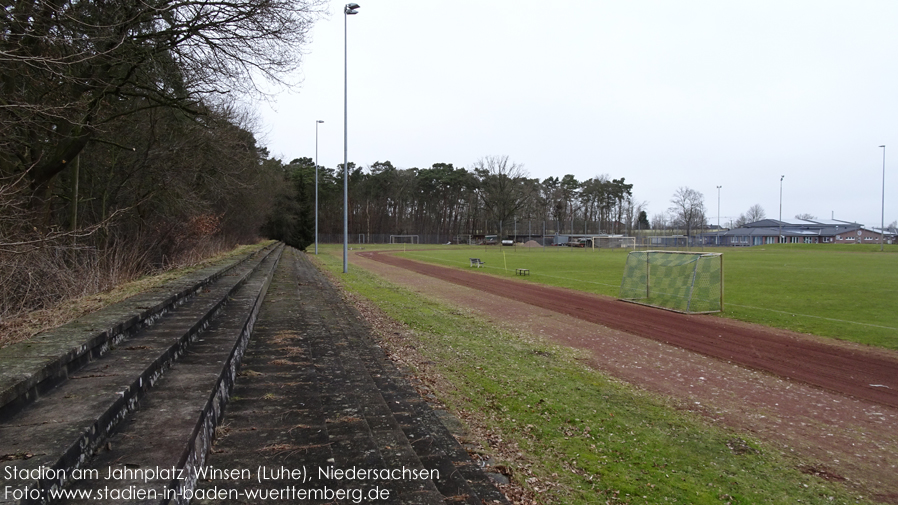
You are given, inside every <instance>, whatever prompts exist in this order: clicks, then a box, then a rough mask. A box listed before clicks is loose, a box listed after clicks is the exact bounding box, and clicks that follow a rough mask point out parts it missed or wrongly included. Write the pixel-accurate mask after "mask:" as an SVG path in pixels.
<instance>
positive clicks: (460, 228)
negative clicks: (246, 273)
mask: <svg viewBox="0 0 898 505" xmlns="http://www.w3.org/2000/svg"><path fill="white" fill-rule="evenodd" d="M266 164H268V165H269V166H271V167H274V168H272V169H273V170H279V171H281V172H282V174H283V180H284V181H285V183H286V184H285V187H287V188H288V191H287V192H285V193H284V194H282V195H280V196H279V198H278V199H277V201H276V202H275V209H274V212H273V214H272V218H271V219H270V220H269V221H268V223H266V226H265V228H264V230H265V232H266V234H267V235H268V236H270V237H273V238H278V239H280V240H283V241H285V242H286V243H288V244H290V245H294V246H296V247H299V248H304V247H305V246H307V245H308V244H310V243H312V242H313V241H314V226H315V223H314V213H315V208H314V206H315V162H314V160H312V159H311V158H297V159H294V160H292V161H291V162H289V163H287V164H284V163H283V162H282V161H280V160H267V161H266ZM632 188H633V185H632V184H628V183H627V182H626V180H625V179H624V178H623V177H622V178H620V179H611V178H609V177H608V176H607V175H601V176H596V177H593V178H590V179H587V180H585V181H578V180H577V179H576V178H575V177H574V176H573V175H570V174H568V175H565V176H563V177H560V178H559V177H548V178H546V179H543V180H539V179H538V178H530V177H529V176H528V174H527V172H526V171H525V170H524V169H523V166H522V165H519V164H517V163H514V162H512V161H510V160H509V158H508V156H486V157H484V158H482V159H480V160H478V161H477V162H475V163H473V164H472V166H471V167H470V168H464V167H455V166H453V165H452V164H451V163H434V164H433V165H431V166H430V167H428V168H417V167H413V168H406V169H400V168H397V167H395V166H393V164H392V163H391V162H390V161H377V162H375V163H372V164H371V165H369V166H367V167H364V168H363V167H359V166H357V165H356V164H354V163H351V162H350V163H349V230H348V233H349V234H350V236H351V237H352V241H355V240H356V237H358V236H360V235H361V236H363V237H365V238H366V241H368V240H370V238H371V237H374V236H384V235H419V236H429V237H437V238H436V240H434V241H439V242H448V241H452V242H454V241H456V240H459V237H467V236H478V235H489V234H497V235H500V236H502V237H507V236H510V234H512V232H513V230H514V227H515V224H517V225H518V228H517V229H518V230H519V231H520V230H523V229H525V228H524V223H528V225H529V227H530V229H531V230H532V229H533V228H532V225H533V224H534V223H536V224H537V229H536V230H534V231H536V233H534V234H536V235H541V234H542V231H543V226H544V225H545V227H546V229H547V230H551V231H552V232H559V233H595V234H602V233H609V234H621V233H627V232H629V231H631V230H634V229H637V228H641V229H647V228H648V227H649V223H648V219H647V216H646V213H645V210H644V204H641V203H638V202H635V201H634V199H633V196H632ZM318 216H319V220H318V230H319V235H330V236H334V235H341V234H342V233H343V166H342V164H340V165H338V166H337V167H336V168H327V167H323V166H319V167H318ZM518 235H522V233H518Z"/></svg>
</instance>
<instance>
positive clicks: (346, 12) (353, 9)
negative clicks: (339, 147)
mask: <svg viewBox="0 0 898 505" xmlns="http://www.w3.org/2000/svg"><path fill="white" fill-rule="evenodd" d="M358 8H359V4H356V3H351V4H346V7H344V8H343V273H344V274H345V273H346V272H348V271H349V150H348V148H347V139H348V137H349V135H348V134H347V126H346V125H347V119H348V117H349V116H348V114H347V112H346V109H347V104H348V103H349V100H348V96H349V92H348V89H349V87H348V82H349V80H348V78H347V75H348V72H347V69H348V65H347V63H346V62H347V59H348V58H347V54H348V52H347V43H346V40H347V38H346V31H347V22H346V20H347V19H349V16H351V15H353V14H358V13H359V11H358V10H357V9H358Z"/></svg>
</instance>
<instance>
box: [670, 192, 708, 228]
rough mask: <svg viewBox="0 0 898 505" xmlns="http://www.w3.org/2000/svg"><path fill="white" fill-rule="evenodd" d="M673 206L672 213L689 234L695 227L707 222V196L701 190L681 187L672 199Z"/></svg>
mask: <svg viewBox="0 0 898 505" xmlns="http://www.w3.org/2000/svg"><path fill="white" fill-rule="evenodd" d="M670 203H671V204H672V206H671V207H670V213H671V214H672V215H673V217H674V220H675V221H677V223H679V224H680V225H681V226H683V228H684V229H685V230H686V235H687V236H689V235H690V234H691V232H692V230H693V229H695V228H698V227H700V226H701V225H702V224H704V222H705V196H704V195H702V194H701V193H700V192H698V191H696V190H694V189H692V188H687V187H681V188H679V189H678V190H677V192H676V193H674V196H673V198H671V199H670Z"/></svg>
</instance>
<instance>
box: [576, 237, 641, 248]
mask: <svg viewBox="0 0 898 505" xmlns="http://www.w3.org/2000/svg"><path fill="white" fill-rule="evenodd" d="M588 240H589V242H591V243H592V248H593V249H620V248H630V249H636V237H589V239H588ZM587 245H588V244H587Z"/></svg>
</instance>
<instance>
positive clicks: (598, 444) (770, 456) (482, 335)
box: [316, 247, 868, 504]
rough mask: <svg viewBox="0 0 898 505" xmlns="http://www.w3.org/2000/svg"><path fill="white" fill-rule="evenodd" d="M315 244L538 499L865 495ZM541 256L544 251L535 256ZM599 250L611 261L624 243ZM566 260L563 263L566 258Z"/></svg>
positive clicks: (852, 499)
mask: <svg viewBox="0 0 898 505" xmlns="http://www.w3.org/2000/svg"><path fill="white" fill-rule="evenodd" d="M366 249H371V248H368V247H366ZM326 251H327V252H326V253H324V254H321V255H319V256H317V257H316V261H317V262H318V263H319V264H322V265H323V266H324V268H326V269H328V270H329V271H330V272H332V273H334V274H335V275H336V279H337V280H338V281H339V282H340V283H341V284H343V286H344V287H345V288H346V289H347V290H349V291H352V292H355V293H358V294H360V295H361V296H363V297H365V298H367V299H368V300H370V301H372V302H373V303H374V304H375V305H377V306H378V307H380V308H381V309H382V310H384V311H385V312H386V314H387V315H388V316H389V317H390V318H392V319H395V320H397V321H400V322H402V323H403V324H404V325H406V326H407V327H408V328H409V329H411V330H412V331H411V332H410V336H409V337H408V338H410V339H413V341H411V342H409V343H408V345H411V346H413V347H414V348H415V349H416V350H417V351H416V352H418V353H420V354H421V355H422V357H423V359H425V360H427V361H426V363H429V365H428V366H429V367H430V372H429V373H434V374H437V375H438V376H439V377H441V380H446V381H448V382H449V383H450V384H451V386H450V387H446V388H443V389H440V390H438V391H436V393H437V394H438V396H439V398H440V400H442V401H443V402H444V403H446V405H447V406H448V407H449V409H450V410H451V411H453V412H455V413H456V414H459V413H462V412H464V413H467V415H466V416H464V417H465V419H468V420H469V421H470V419H472V418H473V417H476V418H477V419H478V422H479V423H480V425H481V426H483V427H485V428H486V429H487V430H488V431H489V433H490V434H491V438H492V439H493V440H496V439H500V440H502V446H504V447H505V448H506V450H505V451H504V452H503V453H504V456H498V457H499V458H500V459H499V461H498V463H501V464H503V465H506V466H507V467H509V468H511V469H512V471H513V477H512V478H513V479H514V480H515V481H516V482H517V483H518V484H520V485H521V486H523V487H524V488H526V489H528V490H530V491H531V492H532V493H533V495H534V496H535V497H536V499H537V502H538V503H551V504H593V503H647V504H669V503H681V504H718V503H729V504H757V503H818V504H823V503H868V501H867V500H866V499H865V498H864V497H862V496H859V495H858V494H857V492H856V491H855V492H852V491H850V490H849V489H847V488H846V487H845V486H844V485H842V484H841V483H831V482H827V481H825V480H823V479H820V478H818V477H814V476H812V475H808V474H806V473H802V472H801V471H800V468H799V467H800V466H801V465H804V464H808V462H806V461H801V462H799V461H796V460H794V459H791V458H789V457H787V456H785V455H784V454H782V451H781V448H778V447H773V446H768V445H766V444H764V442H763V441H758V440H754V439H753V438H752V437H751V435H748V434H742V433H737V432H733V431H731V430H729V429H727V428H725V427H722V426H719V425H717V424H713V423H711V422H710V421H708V420H707V419H705V418H704V417H702V416H701V415H699V414H697V413H694V412H691V411H690V410H691V409H690V408H689V406H688V404H689V403H690V402H686V403H685V404H681V403H678V402H677V400H673V399H667V398H661V397H658V396H656V395H652V394H649V393H646V392H645V391H641V390H639V389H638V388H635V387H632V386H629V385H627V384H624V383H621V382H619V381H617V380H615V379H612V378H609V377H607V376H605V375H603V374H601V373H600V372H597V371H594V370H591V369H589V368H587V367H584V366H583V365H582V363H581V362H580V361H579V359H578V358H582V356H581V355H580V354H579V353H580V352H581V351H576V350H573V349H570V348H565V347H559V346H555V345H550V344H548V343H547V342H543V341H540V340H539V339H538V338H536V337H533V336H528V335H520V334H517V333H515V332H513V331H511V330H509V329H504V328H502V327H498V326H497V325H496V324H494V323H490V322H487V321H483V320H482V319H481V318H478V317H475V316H473V315H470V314H466V313H464V312H463V311H459V310H458V309H457V308H455V307H449V306H445V305H442V304H439V303H436V302H434V301H432V300H427V299H422V298H421V296H420V295H418V294H415V293H413V292H411V291H409V290H407V289H405V288H403V287H401V286H396V285H392V284H390V283H388V282H385V281H384V280H383V279H381V278H379V277H377V276H375V275H373V274H371V273H369V272H367V271H365V270H363V269H361V268H350V271H349V273H348V274H342V273H339V272H341V271H342V265H341V259H340V255H339V252H337V251H336V250H335V248H330V249H327V250H326ZM466 251H468V252H471V250H470V249H466ZM480 252H482V254H479V256H481V257H483V258H485V260H486V261H487V262H488V265H490V264H494V263H495V262H496V260H499V261H501V252H497V251H496V250H493V251H480ZM461 253H462V251H461V250H458V251H451V252H443V251H436V250H430V251H425V250H423V249H422V250H418V251H415V252H414V253H413V255H414V256H420V257H425V256H426V257H429V258H433V261H437V260H439V261H440V262H444V263H445V264H451V265H455V266H459V265H458V261H459V260H458V256H457V255H458V254H461ZM580 253H581V252H580V251H575V252H570V251H565V252H552V253H548V252H547V253H545V258H544V259H541V260H539V259H537V258H536V257H535V256H536V255H538V254H539V253H535V252H534V253H520V252H519V256H517V257H515V258H510V256H511V254H513V253H507V254H506V259H508V260H509V268H510V269H511V268H514V267H513V266H512V265H511V261H512V259H514V260H516V261H521V262H523V260H525V259H527V257H526V256H527V255H530V256H529V257H530V260H531V261H532V263H529V266H531V267H533V268H534V269H537V268H539V266H540V265H549V264H558V263H559V262H561V260H562V255H564V254H567V255H569V256H567V258H565V261H568V260H571V261H573V260H574V258H577V257H580V262H581V263H582V259H583V258H584V256H580ZM466 254H467V253H464V254H462V255H461V257H463V259H464V264H465V265H466V264H467V262H468V260H467V255H466ZM490 254H492V255H495V256H490ZM556 254H558V256H555V255H556ZM550 256H554V257H555V258H556V259H555V261H554V262H547V263H542V261H547V260H548V258H549V257H550ZM608 256H609V259H611V258H612V257H615V258H618V260H620V261H622V258H623V256H624V255H622V254H614V255H612V254H608ZM615 261H617V260H615ZM571 265H576V262H573V263H571ZM493 268H495V266H494V267H493ZM568 268H569V269H570V270H568V275H571V276H572V275H575V272H576V271H577V269H576V268H574V267H573V266H569V267H568ZM499 272H502V273H503V275H504V269H499V271H498V272H497V273H499ZM512 275H513V270H512ZM534 276H535V279H537V280H538V279H539V275H538V273H537V274H534ZM558 279H559V281H558V282H561V281H562V280H563V279H565V276H559V277H558ZM597 285H599V284H597ZM603 289H605V288H603ZM400 352H401V351H400ZM416 373H417V374H419V377H421V375H420V374H422V373H423V371H421V370H418V371H416ZM482 442H483V443H484V444H486V442H485V441H482ZM485 450H486V451H487V452H491V451H494V450H496V448H495V447H493V448H492V449H489V448H485Z"/></svg>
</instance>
